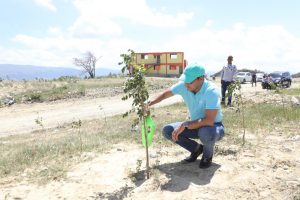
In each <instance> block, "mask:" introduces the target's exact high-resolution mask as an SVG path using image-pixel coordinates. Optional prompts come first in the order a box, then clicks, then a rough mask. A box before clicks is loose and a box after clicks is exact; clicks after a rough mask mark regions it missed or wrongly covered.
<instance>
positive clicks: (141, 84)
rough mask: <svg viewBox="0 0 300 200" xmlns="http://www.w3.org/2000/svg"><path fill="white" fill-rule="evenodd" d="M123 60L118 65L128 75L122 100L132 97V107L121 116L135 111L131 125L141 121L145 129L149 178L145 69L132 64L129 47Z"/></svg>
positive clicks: (132, 58) (132, 54) (133, 54)
mask: <svg viewBox="0 0 300 200" xmlns="http://www.w3.org/2000/svg"><path fill="white" fill-rule="evenodd" d="M121 57H122V58H123V61H122V62H120V63H119V64H120V65H122V64H123V65H124V66H123V68H122V72H123V73H124V72H125V71H126V70H128V71H129V69H131V70H130V75H131V77H129V78H128V79H127V80H126V82H125V83H124V93H125V96H123V97H122V100H124V101H125V100H127V99H129V98H133V102H132V109H131V110H130V111H129V112H126V113H125V114H124V115H123V117H126V116H128V114H129V113H131V112H137V116H138V118H137V119H135V120H134V122H135V123H134V124H133V126H135V125H137V123H138V122H140V121H141V122H142V126H143V127H144V130H145V141H146V145H145V146H146V172H147V178H148V179H149V155H148V132H147V131H146V130H147V129H146V117H147V116H149V114H150V113H149V112H148V113H146V111H145V104H144V102H146V101H147V100H148V98H149V93H148V89H147V87H146V80H145V73H146V69H145V67H144V66H142V65H133V64H132V63H134V59H135V53H134V51H133V50H131V49H129V50H128V54H121Z"/></svg>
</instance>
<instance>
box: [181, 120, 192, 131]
mask: <svg viewBox="0 0 300 200" xmlns="http://www.w3.org/2000/svg"><path fill="white" fill-rule="evenodd" d="M189 124H190V123H189V122H188V121H186V122H183V123H182V125H183V127H184V128H185V129H189Z"/></svg>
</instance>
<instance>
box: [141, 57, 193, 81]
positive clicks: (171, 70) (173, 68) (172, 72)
mask: <svg viewBox="0 0 300 200" xmlns="http://www.w3.org/2000/svg"><path fill="white" fill-rule="evenodd" d="M135 56H136V57H135V62H136V63H135V64H143V65H144V66H145V67H146V68H149V70H148V71H147V75H150V76H165V77H179V76H180V75H181V74H182V72H183V70H184V68H185V67H186V65H187V62H186V60H185V59H184V53H183V52H148V53H135Z"/></svg>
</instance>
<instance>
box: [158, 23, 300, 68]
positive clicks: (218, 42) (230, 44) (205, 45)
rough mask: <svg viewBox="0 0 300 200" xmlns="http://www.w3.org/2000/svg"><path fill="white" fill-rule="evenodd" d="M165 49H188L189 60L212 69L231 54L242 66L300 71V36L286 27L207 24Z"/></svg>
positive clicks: (168, 43) (222, 63)
mask: <svg viewBox="0 0 300 200" xmlns="http://www.w3.org/2000/svg"><path fill="white" fill-rule="evenodd" d="M162 48H164V50H168V51H170V50H173V49H175V50H179V51H184V52H185V55H186V57H187V59H188V61H190V62H192V63H194V62H197V63H198V64H203V65H204V66H205V67H206V68H207V70H209V71H217V70H220V69H221V67H222V65H224V64H226V59H227V56H228V55H230V54H231V55H233V56H234V63H235V64H236V65H237V66H238V67H239V68H250V69H259V70H263V71H274V70H290V71H292V72H297V71H299V69H298V68H299V66H300V58H299V56H298V55H299V53H298V52H300V38H297V37H296V36H294V35H292V34H291V33H289V32H287V31H286V30H285V29H284V28H283V27H282V26H262V27H247V26H246V25H244V24H241V23H239V24H235V25H234V26H233V27H231V28H227V29H224V30H220V31H215V30H213V29H212V28H210V27H204V28H201V29H199V30H196V31H193V32H190V33H185V34H183V35H178V36H177V37H175V38H174V39H173V40H172V41H169V42H166V43H165V44H164V45H163V47H162Z"/></svg>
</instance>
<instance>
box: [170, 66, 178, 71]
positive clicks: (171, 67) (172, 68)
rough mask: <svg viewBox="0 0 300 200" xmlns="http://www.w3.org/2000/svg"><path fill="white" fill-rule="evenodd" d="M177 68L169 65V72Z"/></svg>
mask: <svg viewBox="0 0 300 200" xmlns="http://www.w3.org/2000/svg"><path fill="white" fill-rule="evenodd" d="M176 68H177V66H176V65H170V66H169V70H176Z"/></svg>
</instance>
